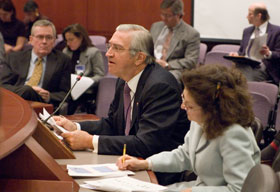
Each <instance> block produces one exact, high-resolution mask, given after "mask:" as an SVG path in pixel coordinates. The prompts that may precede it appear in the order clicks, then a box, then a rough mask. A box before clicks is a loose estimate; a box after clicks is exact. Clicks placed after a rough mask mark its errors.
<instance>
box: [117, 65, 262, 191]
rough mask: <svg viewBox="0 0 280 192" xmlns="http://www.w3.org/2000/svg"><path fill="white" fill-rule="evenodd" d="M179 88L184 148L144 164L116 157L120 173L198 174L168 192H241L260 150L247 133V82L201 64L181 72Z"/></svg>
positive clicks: (251, 116)
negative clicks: (185, 121) (188, 123)
mask: <svg viewBox="0 0 280 192" xmlns="http://www.w3.org/2000/svg"><path fill="white" fill-rule="evenodd" d="M183 83H184V91H183V94H182V98H183V102H182V105H181V108H182V109H185V110H186V112H187V114H188V118H189V120H190V121H191V127H190V131H189V132H188V133H187V134H186V136H185V141H184V144H183V145H181V146H179V147H178V148H177V149H174V150H173V151H171V152H162V153H159V154H156V155H153V156H151V157H149V158H147V159H146V160H138V159H137V158H135V157H131V156H129V155H126V156H125V157H124V158H125V161H124V162H123V161H122V160H123V157H120V158H119V159H118V161H117V165H118V167H119V169H122V170H125V169H129V170H134V171H136V170H147V169H150V170H152V171H157V172H181V171H185V170H191V171H193V172H194V173H195V174H196V175H197V179H196V180H195V181H190V182H180V183H175V184H172V185H170V186H168V190H167V191H184V192H190V191H192V192H196V191H197V192H198V191H199V192H200V191H203V192H210V191H211V192H219V191H220V192H238V191H241V188H242V185H243V182H244V180H245V178H246V176H247V174H248V172H249V171H250V169H251V168H252V167H253V166H254V165H256V164H258V163H260V149H259V147H258V145H257V143H256V140H255V137H254V134H253V132H252V130H251V129H250V126H251V124H252V122H253V121H254V113H253V111H252V101H251V97H250V95H249V93H248V91H247V82H246V79H245V77H244V76H243V75H242V74H241V73H240V72H239V71H237V70H234V69H228V68H226V67H224V66H219V65H204V66H202V67H199V68H196V69H193V70H191V71H185V72H184V73H183ZM127 147H130V146H127ZM131 147H132V146H131Z"/></svg>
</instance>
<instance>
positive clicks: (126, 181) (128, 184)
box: [81, 176, 167, 192]
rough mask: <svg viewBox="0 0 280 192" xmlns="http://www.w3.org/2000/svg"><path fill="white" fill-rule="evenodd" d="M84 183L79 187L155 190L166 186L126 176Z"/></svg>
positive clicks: (134, 191)
mask: <svg viewBox="0 0 280 192" xmlns="http://www.w3.org/2000/svg"><path fill="white" fill-rule="evenodd" d="M85 183H86V184H84V185H81V187H84V188H88V189H96V190H102V191H114V192H157V191H163V190H165V189H167V187H164V186H161V185H157V184H153V183H149V182H145V181H140V180H138V179H134V178H131V177H127V176H125V177H116V178H108V179H100V180H97V181H85Z"/></svg>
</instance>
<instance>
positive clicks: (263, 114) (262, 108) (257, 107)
mask: <svg viewBox="0 0 280 192" xmlns="http://www.w3.org/2000/svg"><path fill="white" fill-rule="evenodd" d="M250 94H251V95H252V97H253V111H254V113H255V116H256V117H257V118H259V119H260V120H261V122H262V125H263V126H264V127H266V125H267V122H268V116H269V112H270V110H271V109H272V104H271V102H270V99H269V98H268V97H267V96H266V95H263V94H261V93H257V92H252V91H250Z"/></svg>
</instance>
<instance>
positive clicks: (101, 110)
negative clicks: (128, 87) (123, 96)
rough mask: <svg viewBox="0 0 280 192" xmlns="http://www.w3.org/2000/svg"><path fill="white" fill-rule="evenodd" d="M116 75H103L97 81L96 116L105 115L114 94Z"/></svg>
mask: <svg viewBox="0 0 280 192" xmlns="http://www.w3.org/2000/svg"><path fill="white" fill-rule="evenodd" d="M116 82H117V77H115V76H105V77H103V78H102V79H101V80H100V81H99V86H98V92H97V97H96V111H95V114H96V115H97V116H98V117H100V118H101V117H107V116H108V111H109V107H110V104H111V102H112V100H113V98H114V95H115V86H116Z"/></svg>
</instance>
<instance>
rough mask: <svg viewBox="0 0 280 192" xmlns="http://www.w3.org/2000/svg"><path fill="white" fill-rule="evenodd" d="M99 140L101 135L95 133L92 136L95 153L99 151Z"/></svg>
mask: <svg viewBox="0 0 280 192" xmlns="http://www.w3.org/2000/svg"><path fill="white" fill-rule="evenodd" d="M98 140H99V135H94V136H93V137H92V146H93V151H92V152H93V153H98Z"/></svg>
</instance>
